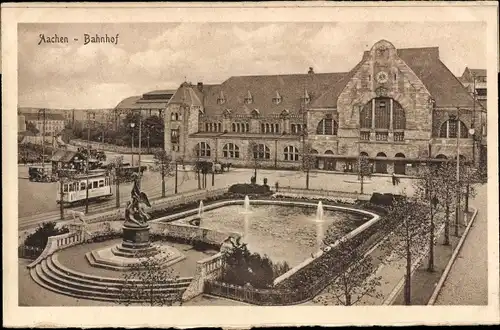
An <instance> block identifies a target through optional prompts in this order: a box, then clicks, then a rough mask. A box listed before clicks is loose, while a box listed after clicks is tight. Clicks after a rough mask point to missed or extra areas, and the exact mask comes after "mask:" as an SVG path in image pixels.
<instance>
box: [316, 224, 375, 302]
mask: <svg viewBox="0 0 500 330" xmlns="http://www.w3.org/2000/svg"><path fill="white" fill-rule="evenodd" d="M346 232H348V231H346V230H340V231H338V229H337V230H335V231H334V234H333V236H334V238H333V239H332V237H328V238H327V240H328V241H336V240H337V238H338V239H339V240H338V242H339V243H338V245H337V246H336V255H335V263H336V269H337V270H338V274H339V275H338V276H337V277H336V279H335V280H334V281H333V282H332V284H331V285H330V286H329V287H328V289H327V290H326V292H325V293H324V294H322V295H320V296H318V298H317V301H318V302H320V303H323V304H324V305H327V304H329V302H330V301H331V300H335V301H337V302H338V303H339V304H341V305H344V306H352V305H355V304H356V303H358V302H359V301H360V300H361V299H363V297H367V296H369V297H374V298H382V294H381V293H380V292H379V291H378V288H379V287H380V285H381V280H382V277H381V276H375V271H376V267H375V265H374V264H373V262H372V257H371V256H370V255H366V256H365V254H364V253H363V252H362V250H361V249H360V246H362V244H363V238H357V237H354V238H351V239H347V238H345V233H346ZM331 235H332V234H331V233H330V231H329V232H328V233H327V236H331Z"/></svg>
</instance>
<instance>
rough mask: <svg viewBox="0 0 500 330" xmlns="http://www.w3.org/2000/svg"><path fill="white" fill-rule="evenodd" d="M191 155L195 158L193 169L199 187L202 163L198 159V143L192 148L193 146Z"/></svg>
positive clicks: (199, 187)
mask: <svg viewBox="0 0 500 330" xmlns="http://www.w3.org/2000/svg"><path fill="white" fill-rule="evenodd" d="M192 152H193V156H194V159H195V162H194V166H193V171H194V172H195V175H196V177H197V179H198V189H201V177H200V173H201V169H202V164H201V160H200V149H199V145H198V144H197V145H195V146H194V148H193V151H192Z"/></svg>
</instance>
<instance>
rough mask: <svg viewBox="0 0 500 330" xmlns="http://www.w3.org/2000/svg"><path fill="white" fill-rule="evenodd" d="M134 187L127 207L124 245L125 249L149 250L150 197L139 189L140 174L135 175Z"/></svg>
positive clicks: (124, 224)
mask: <svg viewBox="0 0 500 330" xmlns="http://www.w3.org/2000/svg"><path fill="white" fill-rule="evenodd" d="M133 179H134V186H133V187H132V193H131V197H132V199H131V200H130V201H129V202H128V203H127V206H126V207H125V222H124V223H123V227H122V228H123V243H122V246H123V247H125V248H129V249H133V250H136V251H139V250H144V249H146V250H148V251H149V249H150V247H151V242H150V240H149V230H150V226H149V224H148V220H149V219H150V216H149V215H148V214H147V213H146V209H145V208H146V206H148V207H151V204H150V203H149V200H148V196H147V195H146V194H145V193H144V192H142V191H141V189H140V187H139V174H138V173H134V174H133Z"/></svg>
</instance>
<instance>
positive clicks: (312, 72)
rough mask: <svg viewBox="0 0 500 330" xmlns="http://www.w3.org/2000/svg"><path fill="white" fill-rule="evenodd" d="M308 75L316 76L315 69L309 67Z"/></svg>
mask: <svg viewBox="0 0 500 330" xmlns="http://www.w3.org/2000/svg"><path fill="white" fill-rule="evenodd" d="M307 73H308V74H314V69H313V67H312V66H310V67H309V71H308V72H307Z"/></svg>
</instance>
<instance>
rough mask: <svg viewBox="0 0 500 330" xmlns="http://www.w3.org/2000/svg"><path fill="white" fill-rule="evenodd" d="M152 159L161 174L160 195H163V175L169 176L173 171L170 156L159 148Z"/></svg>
mask: <svg viewBox="0 0 500 330" xmlns="http://www.w3.org/2000/svg"><path fill="white" fill-rule="evenodd" d="M154 161H155V165H156V169H157V170H158V171H159V172H160V175H161V197H163V198H164V197H165V190H166V189H165V176H170V175H171V174H172V173H173V171H174V168H173V164H172V157H171V156H170V155H169V154H168V153H167V152H166V151H165V150H163V149H162V150H160V151H157V152H155V154H154Z"/></svg>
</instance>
